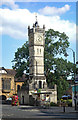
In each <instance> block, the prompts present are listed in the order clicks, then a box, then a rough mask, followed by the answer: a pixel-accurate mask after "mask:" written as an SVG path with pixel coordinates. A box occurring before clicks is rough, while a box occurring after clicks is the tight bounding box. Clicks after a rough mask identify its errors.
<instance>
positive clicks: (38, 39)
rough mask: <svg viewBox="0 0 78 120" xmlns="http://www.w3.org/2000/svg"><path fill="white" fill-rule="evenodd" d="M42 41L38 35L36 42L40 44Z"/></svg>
mask: <svg viewBox="0 0 78 120" xmlns="http://www.w3.org/2000/svg"><path fill="white" fill-rule="evenodd" d="M41 41H42V36H40V35H38V36H37V38H36V42H38V43H40V42H41Z"/></svg>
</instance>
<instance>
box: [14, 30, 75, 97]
mask: <svg viewBox="0 0 78 120" xmlns="http://www.w3.org/2000/svg"><path fill="white" fill-rule="evenodd" d="M68 39H69V38H68V36H67V35H66V34H65V33H60V32H58V31H54V30H53V29H49V30H48V31H46V32H45V52H44V64H45V75H46V79H47V83H48V86H50V87H51V86H52V85H54V84H57V88H58V98H59V97H60V96H61V95H62V94H64V92H65V90H66V89H67V87H68V83H67V81H66V80H67V76H68V75H69V74H70V72H72V71H73V64H72V63H71V62H67V60H66V59H65V60H64V59H63V58H62V57H61V58H60V57H59V55H64V54H65V53H66V49H67V48H68V47H69V42H68ZM12 62H14V66H13V68H14V69H15V70H16V71H17V74H16V76H17V77H19V76H22V75H23V73H24V71H26V76H28V73H29V43H28V41H27V42H26V43H25V44H24V45H23V46H22V47H21V48H18V50H17V52H15V58H14V60H13V61H12ZM53 69H54V71H55V72H54V73H52V72H51V71H52V70H53Z"/></svg>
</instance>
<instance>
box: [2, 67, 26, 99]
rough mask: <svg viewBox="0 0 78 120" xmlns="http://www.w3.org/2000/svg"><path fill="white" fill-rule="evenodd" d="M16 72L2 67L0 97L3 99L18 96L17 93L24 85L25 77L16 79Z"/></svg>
mask: <svg viewBox="0 0 78 120" xmlns="http://www.w3.org/2000/svg"><path fill="white" fill-rule="evenodd" d="M15 74H16V71H15V70H13V69H5V68H4V67H0V96H2V98H3V99H6V98H10V97H12V96H13V95H14V94H17V91H18V90H19V89H20V88H21V86H22V85H23V84H24V81H25V77H24V76H23V78H18V79H17V78H15Z"/></svg>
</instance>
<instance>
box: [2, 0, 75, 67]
mask: <svg viewBox="0 0 78 120" xmlns="http://www.w3.org/2000/svg"><path fill="white" fill-rule="evenodd" d="M1 1H2V2H0V56H1V59H0V67H5V68H8V69H11V68H12V65H13V63H12V62H11V61H12V60H13V59H14V54H15V52H16V51H17V49H18V48H19V47H22V45H23V44H24V43H25V42H26V41H27V40H28V25H30V26H31V28H32V26H33V23H35V13H36V14H37V19H38V23H39V26H40V27H42V26H43V24H45V26H46V30H48V29H50V28H51V29H54V30H55V31H56V30H57V31H59V32H61V33H62V32H65V33H66V35H67V36H68V37H69V42H70V48H72V49H73V50H74V51H75V52H76V2H61V1H60V0H58V1H60V2H57V1H56V2H50V0H49V2H46V1H47V0H45V1H44V2H39V1H38V0H36V1H38V2H35V0H34V2H32V0H29V2H22V1H25V0H21V2H18V0H1ZM27 1H28V0H27ZM70 1H71V0H70ZM72 1H73V0H72ZM67 52H68V53H69V56H68V57H67V59H68V60H70V61H72V62H73V55H72V51H71V50H70V49H69V50H67Z"/></svg>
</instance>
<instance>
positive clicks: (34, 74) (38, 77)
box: [28, 20, 47, 90]
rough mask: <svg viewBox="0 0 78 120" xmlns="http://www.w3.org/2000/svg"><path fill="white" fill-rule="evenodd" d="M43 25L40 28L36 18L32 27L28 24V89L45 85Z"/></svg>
mask: <svg viewBox="0 0 78 120" xmlns="http://www.w3.org/2000/svg"><path fill="white" fill-rule="evenodd" d="M44 36H45V26H44V25H43V28H40V27H39V25H38V22H37V20H36V22H35V24H33V27H32V28H30V26H28V37H29V80H30V83H29V89H30V90H31V89H36V88H38V89H39V88H41V89H43V88H44V87H45V86H46V87H47V85H46V77H45V75H44V46H45V39H44Z"/></svg>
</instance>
